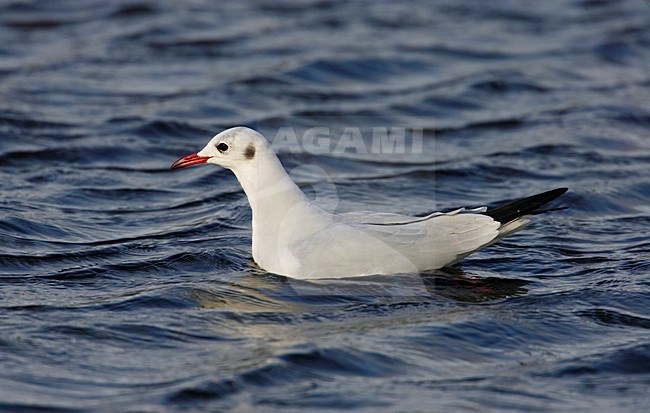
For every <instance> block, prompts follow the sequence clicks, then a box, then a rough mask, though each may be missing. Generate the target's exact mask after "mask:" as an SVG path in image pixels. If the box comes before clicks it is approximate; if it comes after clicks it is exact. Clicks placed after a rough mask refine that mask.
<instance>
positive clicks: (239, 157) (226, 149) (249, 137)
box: [171, 126, 270, 170]
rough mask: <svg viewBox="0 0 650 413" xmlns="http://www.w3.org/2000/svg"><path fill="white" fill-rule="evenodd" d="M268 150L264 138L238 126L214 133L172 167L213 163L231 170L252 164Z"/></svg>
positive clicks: (268, 146)
mask: <svg viewBox="0 0 650 413" xmlns="http://www.w3.org/2000/svg"><path fill="white" fill-rule="evenodd" d="M269 151H270V145H269V143H268V141H267V140H266V138H264V136H262V135H261V134H259V133H258V132H256V131H254V130H253V129H250V128H246V127H243V126H238V127H236V128H230V129H226V130H225V131H223V132H221V133H219V134H217V135H215V136H214V137H213V138H212V139H211V140H210V142H208V144H207V145H205V147H204V148H203V149H201V150H200V151H199V152H197V153H193V154H191V155H188V156H185V157H183V158H181V159H179V160H177V161H176V162H174V163H173V164H172V166H171V168H172V169H177V168H186V167H188V166H192V165H199V164H204V163H213V164H215V165H219V166H223V167H224V168H228V169H231V170H236V169H239V168H241V167H244V166H246V165H251V164H253V163H254V162H255V161H256V159H257V158H258V157H259V155H261V154H263V153H267V152H269Z"/></svg>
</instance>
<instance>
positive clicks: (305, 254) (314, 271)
mask: <svg viewBox="0 0 650 413" xmlns="http://www.w3.org/2000/svg"><path fill="white" fill-rule="evenodd" d="M363 217H365V219H361V218H363ZM337 218H338V219H337V220H335V221H334V222H333V223H332V225H331V226H328V227H327V228H324V229H322V230H321V231H318V232H317V233H314V234H312V235H310V236H309V237H307V238H305V239H301V240H300V241H297V242H295V243H293V244H291V245H289V250H290V253H291V255H292V256H294V257H299V258H298V260H299V261H300V265H301V267H302V268H304V269H305V270H304V271H305V272H304V273H303V274H302V276H303V277H304V278H310V277H313V278H319V277H338V276H345V274H347V275H349V274H350V273H356V274H376V273H400V272H401V273H404V272H419V271H424V270H429V269H436V268H441V267H443V266H445V265H449V264H451V263H453V262H455V261H456V260H458V259H459V258H462V256H465V255H467V254H469V253H471V252H473V251H475V250H476V249H478V248H480V247H482V246H484V245H486V244H488V243H489V242H490V241H492V240H493V239H494V238H495V237H497V236H498V234H499V232H498V228H499V225H500V224H499V223H498V222H496V221H494V220H493V219H492V218H490V217H488V216H486V215H481V214H478V213H461V211H460V210H458V211H452V212H450V213H436V214H432V215H429V216H427V217H415V218H414V217H404V216H400V215H396V214H374V213H373V214H358V213H357V214H345V216H338V217H337ZM370 218H371V219H370ZM355 221H356V222H355ZM369 221H370V222H371V223H368V222H369Z"/></svg>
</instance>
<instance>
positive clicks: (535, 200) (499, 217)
mask: <svg viewBox="0 0 650 413" xmlns="http://www.w3.org/2000/svg"><path fill="white" fill-rule="evenodd" d="M568 190H569V188H556V189H551V190H550V191H546V192H542V193H540V194H537V195H532V196H529V197H526V198H522V199H518V200H515V201H512V202H508V203H507V204H504V205H501V206H498V207H496V208H488V210H487V211H486V212H485V215H487V216H489V217H492V219H494V220H495V221H498V222H501V223H502V224H505V223H508V222H510V221H514V220H515V219H517V218H520V217H522V216H524V215H532V214H541V213H543V212H550V211H552V210H555V208H554V209H549V210H539V208H541V207H543V206H544V205H546V204H548V203H549V202H551V201H553V200H555V199H557V198H558V197H560V196H561V195H562V194H564V193H565V192H566V191H568Z"/></svg>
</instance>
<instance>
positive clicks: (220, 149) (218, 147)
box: [217, 142, 228, 152]
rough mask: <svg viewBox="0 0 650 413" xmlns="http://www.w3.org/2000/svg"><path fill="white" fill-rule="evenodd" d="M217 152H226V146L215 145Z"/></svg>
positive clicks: (222, 144)
mask: <svg viewBox="0 0 650 413" xmlns="http://www.w3.org/2000/svg"><path fill="white" fill-rule="evenodd" d="M217 150H218V151H219V152H226V151H227V150H228V145H227V144H225V143H223V142H221V143H220V144H218V145H217Z"/></svg>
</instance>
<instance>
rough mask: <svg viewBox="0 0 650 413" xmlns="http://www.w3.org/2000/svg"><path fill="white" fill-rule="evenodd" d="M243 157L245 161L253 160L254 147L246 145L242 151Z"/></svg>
mask: <svg viewBox="0 0 650 413" xmlns="http://www.w3.org/2000/svg"><path fill="white" fill-rule="evenodd" d="M244 156H245V157H246V159H253V158H254V157H255V147H254V146H253V145H248V147H247V148H246V150H245V151H244Z"/></svg>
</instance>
